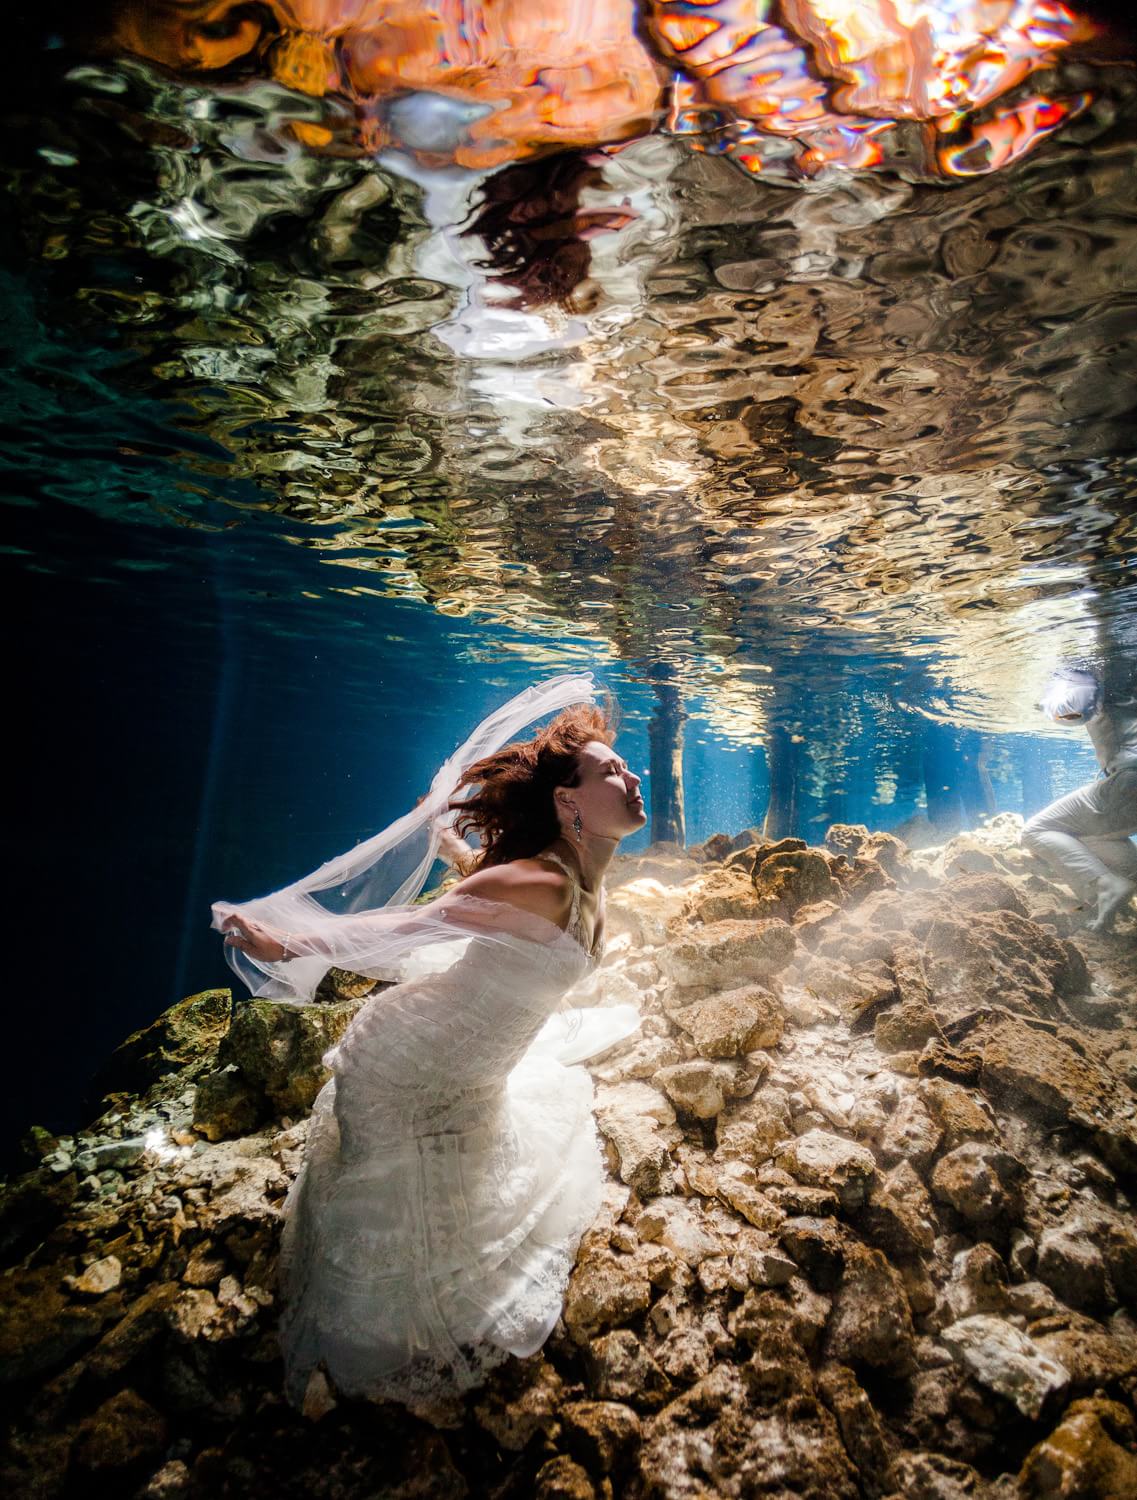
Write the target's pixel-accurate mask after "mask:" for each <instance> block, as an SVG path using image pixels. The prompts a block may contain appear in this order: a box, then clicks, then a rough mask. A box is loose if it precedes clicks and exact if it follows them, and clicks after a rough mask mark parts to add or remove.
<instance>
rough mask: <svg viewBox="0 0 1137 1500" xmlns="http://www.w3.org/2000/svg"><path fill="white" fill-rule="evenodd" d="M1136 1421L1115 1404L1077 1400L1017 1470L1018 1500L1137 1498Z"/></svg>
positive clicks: (1130, 1414) (1092, 1400)
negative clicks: (1132, 1496)
mask: <svg viewBox="0 0 1137 1500" xmlns="http://www.w3.org/2000/svg"><path fill="white" fill-rule="evenodd" d="M1135 1449H1137V1422H1135V1421H1134V1418H1133V1414H1132V1412H1130V1411H1127V1410H1126V1408H1125V1407H1124V1406H1121V1405H1120V1404H1119V1403H1118V1402H1116V1401H1106V1400H1104V1399H1103V1398H1101V1397H1096V1398H1093V1399H1090V1400H1085V1401H1075V1402H1074V1403H1073V1404H1072V1405H1071V1406H1070V1407H1069V1408H1068V1409H1067V1411H1066V1413H1065V1415H1064V1416H1063V1418H1062V1420H1061V1422H1060V1423H1059V1424H1058V1426H1057V1427H1056V1428H1055V1429H1054V1431H1053V1432H1052V1433H1051V1434H1050V1436H1049V1437H1047V1438H1043V1440H1042V1442H1041V1443H1038V1444H1037V1445H1036V1446H1035V1447H1034V1448H1032V1449H1031V1451H1030V1452H1029V1453H1028V1454H1027V1456H1026V1460H1025V1462H1024V1463H1023V1466H1022V1469H1021V1470H1020V1471H1019V1494H1020V1495H1021V1497H1022V1500H1054V1497H1058V1496H1062V1497H1065V1496H1069V1497H1071V1500H1073V1497H1076V1496H1085V1497H1087V1500H1089V1497H1091V1496H1092V1497H1095V1500H1096V1497H1098V1496H1102V1497H1105V1496H1107V1495H1108V1496H1119V1497H1121V1496H1129V1495H1137V1452H1135Z"/></svg>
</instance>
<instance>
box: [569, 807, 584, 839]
mask: <svg viewBox="0 0 1137 1500" xmlns="http://www.w3.org/2000/svg"><path fill="white" fill-rule="evenodd" d="M572 831H573V833H575V834H576V841H577V843H578V844H579V843H580V836H581V834H582V833H583V832H584V824H583V823H582V822H581V821H580V809H579V808H578V809H577V811H576V814H575V816H574V817H573V820H572Z"/></svg>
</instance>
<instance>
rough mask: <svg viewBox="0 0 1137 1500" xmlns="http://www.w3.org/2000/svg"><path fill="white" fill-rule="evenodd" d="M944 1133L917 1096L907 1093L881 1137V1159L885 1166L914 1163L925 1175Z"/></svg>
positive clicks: (891, 1116) (890, 1117) (918, 1170)
mask: <svg viewBox="0 0 1137 1500" xmlns="http://www.w3.org/2000/svg"><path fill="white" fill-rule="evenodd" d="M940 1139H941V1131H940V1128H939V1126H938V1125H937V1124H936V1123H935V1121H934V1120H933V1119H932V1117H931V1115H930V1114H929V1113H928V1111H927V1110H926V1109H925V1108H924V1106H923V1104H922V1103H921V1102H920V1100H919V1098H918V1097H917V1096H916V1095H915V1094H906V1095H905V1096H904V1098H903V1099H901V1101H900V1103H899V1104H898V1105H897V1106H896V1108H895V1110H894V1111H893V1112H892V1114H891V1115H890V1116H889V1118H888V1121H887V1123H886V1124H885V1127H884V1129H883V1130H882V1131H881V1135H880V1145H879V1151H880V1159H881V1161H882V1162H884V1163H885V1165H886V1166H893V1165H895V1164H896V1163H897V1162H902V1161H907V1162H911V1164H912V1166H913V1167H914V1168H915V1169H916V1171H917V1172H920V1173H923V1172H926V1171H927V1169H928V1167H929V1165H930V1164H931V1160H932V1157H933V1156H934V1155H935V1154H936V1151H937V1149H938V1148H939V1144H940Z"/></svg>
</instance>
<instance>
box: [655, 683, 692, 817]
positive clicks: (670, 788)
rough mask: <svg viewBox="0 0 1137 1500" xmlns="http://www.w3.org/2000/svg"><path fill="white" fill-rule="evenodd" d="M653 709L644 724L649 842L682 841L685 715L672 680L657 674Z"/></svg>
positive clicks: (677, 690)
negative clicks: (648, 756)
mask: <svg viewBox="0 0 1137 1500" xmlns="http://www.w3.org/2000/svg"><path fill="white" fill-rule="evenodd" d="M653 687H654V690H655V711H654V713H653V714H652V716H651V724H650V726H649V727H648V745H649V747H650V751H651V837H652V840H653V842H655V843H662V842H669V843H675V844H685V843H686V842H687V824H686V819H685V818H684V816H683V720H684V719H685V718H686V714H685V713H684V712H683V705H682V703H681V701H680V698H679V689H678V688H677V687H676V686H675V684H674V683H672V682H670V681H668V680H667V679H666V678H664V677H663V675H662V673H660V674H659V676H658V677H657V679H656V681H655V683H654V684H653Z"/></svg>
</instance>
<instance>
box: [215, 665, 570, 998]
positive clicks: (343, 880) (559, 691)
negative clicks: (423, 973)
mask: <svg viewBox="0 0 1137 1500" xmlns="http://www.w3.org/2000/svg"><path fill="white" fill-rule="evenodd" d="M595 696H596V684H595V682H594V680H593V677H592V674H591V673H590V672H570V673H563V674H562V675H560V676H557V677H552V678H549V679H547V680H546V681H544V682H539V683H534V684H533V686H532V687H528V688H526V689H525V691H524V692H522V693H518V695H517V696H516V697H515V698H511V699H510V700H509V702H508V703H504V704H503V705H502V706H501V707H500V708H498V709H495V710H494V712H493V713H492V714H490V715H489V716H488V717H487V718H485V719H483V720H482V722H481V723H480V724H479V725H478V727H477V728H476V729H475V730H474V731H473V733H472V734H471V735H470V736H469V737H468V738H467V739H466V740H465V741H464V742H463V743H462V744H461V745H459V746H458V748H457V749H456V750H455V751H454V753H453V755H451V756H450V757H449V758H448V759H447V760H446V761H445V762H444V763H443V765H442V766H441V767H440V768H439V770H438V771H437V773H436V774H435V777H434V779H433V781H432V782H431V784H430V790H429V791H428V792H427V794H426V796H425V797H424V798H423V800H422V801H421V802H420V803H419V804H418V806H417V807H414V808H413V809H411V811H409V812H406V813H404V814H403V816H402V817H401V818H397V819H396V820H395V822H393V823H392V824H390V826H389V827H387V828H384V829H383V830H382V831H381V832H379V833H376V834H374V835H373V836H372V837H371V838H369V839H367V840H365V841H364V842H363V843H360V844H357V845H356V846H355V848H353V849H349V850H348V851H347V852H346V853H344V854H340V855H337V856H336V858H334V859H330V860H327V861H326V862H325V863H324V864H322V865H321V866H320V867H319V869H317V870H313V871H312V873H311V874H310V875H305V876H304V877H303V878H302V879H301V880H296V881H293V883H292V884H291V885H287V886H284V887H282V888H281V889H280V890H279V891H274V892H273V893H272V894H271V895H268V896H262V897H260V898H258V899H257V900H255V901H247V902H243V903H240V904H235V903H232V902H224V901H217V902H214V904H213V924H212V925H213V926H214V927H215V928H216V929H218V931H224V930H225V928H226V924H227V923H228V922H229V920H230V918H231V917H232V916H233V915H234V914H237V915H240V916H243V917H249V918H252V919H253V920H254V921H257V922H263V923H264V924H266V925H267V926H269V927H272V928H275V929H277V930H280V931H283V932H287V933H289V934H302V935H304V937H305V939H306V940H307V948H308V951H307V952H304V951H303V948H302V949H301V951H302V953H303V956H301V957H299V958H293V959H290V960H288V961H287V962H279V963H272V962H268V961H267V960H260V959H254V958H252V957H251V956H250V955H249V954H246V953H243V952H241V951H240V949H238V948H235V947H233V946H232V945H228V944H227V945H226V949H225V954H226V958H227V959H228V962H229V964H230V967H231V968H232V969H233V970H234V972H235V973H236V974H237V975H238V976H239V978H240V979H241V980H242V981H243V982H244V984H245V985H247V986H248V989H249V990H250V992H251V993H252V994H253V995H256V996H262V997H263V996H267V997H271V998H274V999H291V1000H311V998H312V995H313V993H314V991H315V989H316V986H317V985H318V984H319V982H320V980H321V979H322V978H323V976H324V974H325V973H326V972H327V969H328V968H329V966H330V965H331V964H333V963H334V964H337V965H338V966H340V967H342V968H348V969H354V970H356V971H357V972H359V973H363V974H375V975H376V976H377V977H383V976H384V975H385V974H386V973H387V972H389V971H393V970H394V967H395V965H396V964H398V963H399V962H400V961H401V960H402V959H404V958H405V956H406V955H407V954H408V953H409V952H410V951H411V950H413V949H414V948H416V947H419V946H421V945H422V944H423V943H424V942H427V943H429V942H432V941H433V942H445V941H447V940H449V941H453V940H454V939H455V938H460V937H461V935H462V927H463V914H465V915H466V916H467V917H468V918H469V924H468V928H469V931H470V932H473V931H475V930H476V931H477V932H478V935H479V936H480V937H483V938H488V937H489V936H490V934H489V932H487V930H486V921H485V913H484V912H479V910H478V908H484V907H486V906H487V905H488V903H485V902H480V901H477V900H476V899H475V898H472V897H466V898H461V897H459V898H458V899H457V900H456V901H455V902H452V903H450V905H449V907H448V909H447V910H445V911H442V910H440V911H439V912H437V913H432V912H431V911H430V907H429V906H423V907H415V906H412V905H411V904H410V903H412V902H413V901H414V899H415V897H416V896H418V895H419V893H420V892H421V891H422V888H423V885H424V884H425V882H426V878H427V876H428V875H429V873H430V870H431V867H432V866H433V864H434V862H435V859H436V858H437V854H438V827H439V825H440V824H443V825H448V824H451V823H453V821H454V818H455V817H456V816H457V813H448V812H447V803H448V802H449V800H450V798H451V797H452V796H453V794H454V792H455V789H456V787H457V784H458V781H459V778H460V777H461V775H462V773H463V771H464V770H465V769H466V768H467V767H468V766H470V765H472V764H473V763H474V762H475V761H478V760H481V759H482V757H483V756H486V755H492V754H493V753H494V752H495V751H496V750H499V749H501V747H502V746H503V745H506V744H508V743H509V742H510V741H511V740H513V739H516V738H517V736H518V735H519V733H520V732H521V731H522V730H523V729H525V728H526V727H527V726H528V725H531V724H535V723H536V722H537V721H538V720H540V719H543V718H545V717H546V716H547V715H549V714H553V713H559V712H560V710H561V709H564V708H568V707H570V706H571V705H572V704H574V703H582V702H588V701H591V700H593V699H594V698H595ZM361 914H366V916H363V915H361ZM443 917H448V918H449V919H450V920H449V921H443V920H442V918H443ZM352 918H354V919H355V920H352ZM525 925H526V921H525V918H524V916H523V915H522V914H520V913H517V914H516V922H515V924H514V934H513V935H514V936H518V935H520V936H526V935H532V933H533V932H534V931H536V929H537V927H544V928H548V927H549V926H551V924H548V923H544V922H543V920H542V919H541V918H537V917H534V918H532V919H531V921H529V923H528V927H529V933H526V931H525ZM456 928H457V930H456ZM290 947H291V948H292V949H293V951H295V949H296V947H297V944H296V943H290Z"/></svg>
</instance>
